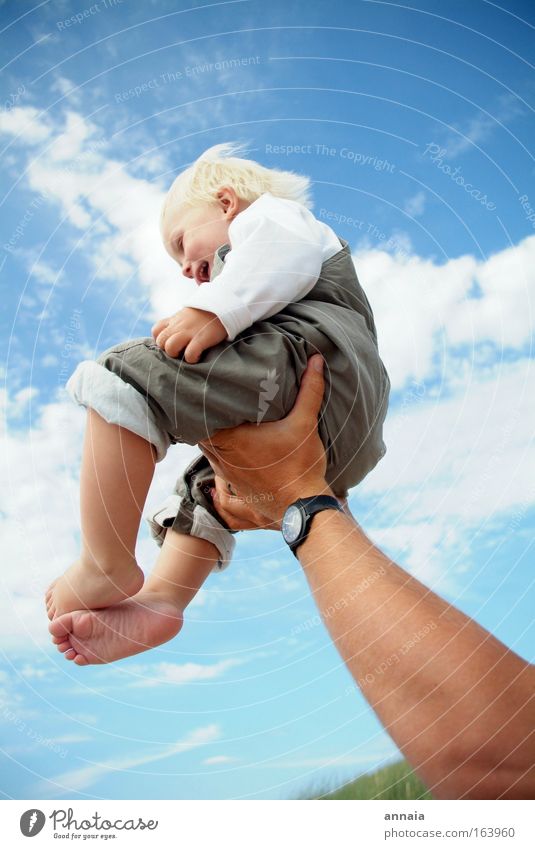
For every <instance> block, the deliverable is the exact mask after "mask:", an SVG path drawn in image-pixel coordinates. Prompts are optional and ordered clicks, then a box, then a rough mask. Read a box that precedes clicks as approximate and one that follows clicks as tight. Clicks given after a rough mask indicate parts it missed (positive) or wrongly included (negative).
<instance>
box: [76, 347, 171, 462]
mask: <svg viewBox="0 0 535 849" xmlns="http://www.w3.org/2000/svg"><path fill="white" fill-rule="evenodd" d="M66 389H67V392H68V393H69V395H70V396H71V398H72V399H73V400H74V401H76V403H77V404H80V406H82V407H91V409H92V410H95V411H96V412H97V413H98V414H99V416H102V418H103V419H105V420H106V421H107V422H108V423H109V424H116V425H120V427H124V428H126V430H130V431H132V433H137V435H138V436H141V437H142V438H143V439H146V440H147V442H150V443H151V444H152V445H154V447H155V449H156V455H157V457H156V459H157V462H159V461H160V460H163V458H164V457H165V455H166V454H167V449H168V448H169V445H170V444H171V440H170V438H169V435H168V434H167V433H166V432H165V431H162V430H161V428H160V427H159V426H158V424H157V422H156V419H155V417H154V415H153V413H152V411H151V409H150V407H149V406H148V404H147V402H146V401H145V399H144V398H143V396H142V395H141V394H140V393H139V392H138V391H137V390H136V389H134V387H133V386H131V385H130V384H129V383H125V381H124V380H121V378H120V377H118V376H117V375H116V374H114V372H112V371H109V370H108V369H107V368H105V366H102V365H100V363H96V362H94V361H93V360H86V361H85V362H83V363H80V364H79V365H78V366H77V368H76V370H75V371H74V373H73V374H72V375H71V377H70V378H69V380H68V381H67V384H66Z"/></svg>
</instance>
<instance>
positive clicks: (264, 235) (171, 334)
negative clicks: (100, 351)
mask: <svg viewBox="0 0 535 849" xmlns="http://www.w3.org/2000/svg"><path fill="white" fill-rule="evenodd" d="M229 237H230V238H231V242H232V250H231V251H230V252H229V253H228V254H227V256H226V259H225V265H224V268H223V270H222V271H221V273H220V274H219V275H218V276H217V277H216V278H214V279H213V280H211V281H209V282H206V283H203V285H202V286H200V287H199V288H198V290H197V291H196V292H195V293H194V294H193V295H192V296H191V297H190V298H189V299H188V300H187V301H186V304H185V306H186V308H185V309H183V310H181V311H180V312H179V313H177V314H176V315H175V316H173V317H172V318H170V319H169V318H168V319H163V320H162V321H160V322H158V323H157V324H156V325H155V326H154V327H153V329H152V333H153V336H154V337H155V339H156V340H157V342H158V344H159V345H160V347H165V350H166V352H167V353H168V354H169V355H170V356H177V354H178V353H179V352H180V351H182V350H184V349H185V358H186V361H187V362H197V361H198V359H199V358H200V356H201V354H202V352H203V351H204V350H206V349H207V348H210V347H212V346H213V345H216V344H217V343H218V342H221V341H223V340H224V339H228V340H229V341H231V340H232V339H234V338H235V337H236V336H237V334H238V333H241V332H242V331H243V330H245V329H246V328H247V327H250V326H251V324H253V323H254V322H255V321H260V320H261V319H263V318H268V317H269V316H272V315H275V313H277V312H280V310H282V309H283V308H284V307H285V306H287V305H288V304H289V303H295V302H296V301H299V300H301V298H304V297H305V295H306V294H308V292H310V290H311V289H312V288H313V287H314V285H315V283H316V281H317V279H318V276H319V273H320V271H321V266H322V263H323V260H324V257H325V255H326V254H327V255H333V254H334V253H336V252H337V251H338V250H340V249H341V245H340V243H339V241H338V239H337V237H336V235H335V234H334V233H333V231H332V230H331V229H330V228H328V227H326V225H323V224H320V222H318V221H317V220H316V219H315V218H314V216H313V215H312V213H311V212H309V211H308V210H307V209H305V207H303V206H302V205H301V204H298V203H295V202H294V201H288V200H283V199H281V198H274V197H272V196H271V195H268V194H266V195H263V196H262V197H261V198H259V199H258V200H257V201H255V203H254V204H252V205H251V206H250V207H248V208H247V209H245V210H244V211H243V212H241V213H240V214H239V215H238V216H237V217H236V218H235V219H234V221H233V222H232V224H231V225H230V227H229Z"/></svg>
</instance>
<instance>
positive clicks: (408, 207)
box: [403, 192, 426, 218]
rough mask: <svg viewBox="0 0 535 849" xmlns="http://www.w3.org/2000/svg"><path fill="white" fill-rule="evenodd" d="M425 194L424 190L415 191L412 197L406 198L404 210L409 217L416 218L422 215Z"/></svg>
mask: <svg viewBox="0 0 535 849" xmlns="http://www.w3.org/2000/svg"><path fill="white" fill-rule="evenodd" d="M425 203H426V195H425V192H417V193H416V194H415V195H413V196H412V197H410V198H408V199H407V200H406V201H405V204H404V207H403V208H404V210H405V212H406V213H407V215H410V216H411V218H418V217H419V216H420V215H423V212H424V210H425Z"/></svg>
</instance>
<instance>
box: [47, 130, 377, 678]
mask: <svg viewBox="0 0 535 849" xmlns="http://www.w3.org/2000/svg"><path fill="white" fill-rule="evenodd" d="M240 150H241V148H240V147H237V146H235V145H216V146H215V147H212V148H210V149H209V150H207V151H206V152H205V153H204V154H203V155H202V156H201V157H200V158H199V159H198V160H197V161H196V162H195V163H194V164H193V166H191V167H190V168H188V169H187V170H186V171H185V172H183V173H182V174H181V175H180V176H179V177H178V178H177V179H176V180H175V182H174V183H173V185H172V187H171V189H170V191H169V193H168V195H167V198H166V201H165V204H164V207H163V210H162V216H161V222H160V224H161V231H162V236H163V239H164V243H165V247H166V249H167V251H168V252H169V253H170V255H171V256H172V257H173V258H174V259H175V260H176V261H177V262H178V263H179V264H180V265H181V266H182V271H183V273H184V274H185V275H186V276H187V277H191V278H193V279H195V281H196V282H197V284H198V288H197V290H196V292H195V293H194V294H193V295H192V296H191V297H190V298H188V299H187V301H186V304H185V307H184V308H183V309H181V310H180V311H179V312H178V313H177V314H176V315H174V316H171V317H170V318H167V319H164V320H162V321H160V322H158V323H157V324H156V325H155V326H154V328H153V337H154V338H149V339H136V340H134V341H132V342H127V343H125V344H122V345H119V346H117V347H114V348H111V349H109V350H108V351H106V352H105V353H104V354H102V355H101V356H100V357H99V358H98V360H97V361H96V362H92V361H87V362H84V363H81V364H80V365H79V366H78V368H77V369H76V371H75V373H74V375H73V376H72V377H71V378H70V380H69V383H68V389H69V391H70V392H71V394H72V396H73V397H74V399H75V400H76V401H77V403H79V404H82V405H83V406H85V407H87V408H88V420H87V429H86V437H85V443H84V452H83V460H82V471H81V514H82V515H81V519H82V553H81V555H80V558H79V560H77V561H76V562H75V563H74V564H73V565H72V566H71V567H70V568H69V569H68V570H67V571H66V572H65V574H64V575H63V576H62V577H61V578H59V579H58V580H57V581H55V582H54V583H53V584H52V585H51V587H50V588H49V590H48V592H47V597H46V603H47V609H48V615H49V618H50V619H51V620H52V623H51V625H50V631H51V633H52V635H53V639H54V642H55V643H56V644H57V646H58V649H59V650H60V651H62V652H64V654H65V657H66V658H67V659H69V660H74V661H75V662H76V663H77V664H80V665H84V664H87V663H107V662H110V661H113V660H117V659H119V658H121V657H126V656H129V655H132V654H136V653H137V652H140V651H144V650H145V649H148V648H151V647H154V646H156V645H160V644H161V643H162V642H165V641H166V640H169V639H171V638H172V637H173V636H175V635H176V634H177V633H178V631H179V630H180V628H181V625H182V616H183V611H184V608H185V607H186V606H187V604H188V603H189V602H190V601H191V599H192V598H193V597H194V595H195V594H196V592H197V591H198V590H199V588H200V587H201V585H202V583H203V582H204V580H205V579H206V578H207V576H208V574H209V573H210V572H211V571H212V570H213V569H214V568H215V569H221V568H223V567H224V566H226V565H227V564H228V562H229V560H230V558H231V555H232V549H233V546H234V541H233V536H232V534H231V533H230V532H229V530H228V528H227V527H226V525H225V523H224V522H223V521H222V520H221V519H220V518H219V516H218V515H217V512H216V510H215V508H214V506H213V503H212V501H211V497H210V489H211V486H212V483H213V477H214V475H213V471H212V469H211V468H210V466H209V463H208V461H207V460H206V459H205V458H204V456H202V455H201V456H200V457H199V458H198V459H197V460H196V461H195V462H194V463H192V464H191V465H190V466H189V468H188V469H187V470H186V472H185V473H184V475H183V476H182V477H181V479H180V480H179V482H178V484H177V487H176V489H175V492H174V493H173V495H171V496H170V497H169V498H168V499H167V501H166V502H165V503H164V504H163V505H162V506H161V507H160V508H158V509H157V510H155V511H154V512H153V513H152V515H151V517H150V518H149V523H150V525H151V531H152V534H153V536H154V537H155V538H156V540H157V542H158V543H159V544H160V545H161V552H160V555H159V558H158V561H157V563H156V566H155V569H154V571H153V573H152V574H151V576H150V577H149V578H148V579H147V581H146V582H145V584H143V574H142V571H141V569H140V568H139V566H138V565H137V563H136V560H135V553H134V552H135V544H136V538H137V533H138V530H139V522H140V517H141V512H142V509H143V505H144V503H145V498H146V495H147V492H148V489H149V486H150V483H151V480H152V476H153V472H154V464H155V462H157V461H158V460H161V459H162V458H163V457H164V456H165V454H166V451H167V448H168V447H169V445H170V444H171V443H176V442H186V443H188V444H190V445H195V444H197V443H199V442H201V441H202V440H207V439H209V437H210V436H211V435H212V434H213V433H215V432H216V431H217V430H220V429H221V428H229V427H234V426H236V425H238V424H241V423H242V422H257V423H260V421H262V420H266V421H274V420H277V419H280V418H282V417H283V416H285V415H286V414H287V413H288V412H289V411H290V409H291V408H292V406H293V404H294V401H295V398H296V395H297V389H298V387H299V383H300V380H301V376H302V374H303V372H304V370H305V368H306V364H307V360H308V358H309V357H310V356H311V355H312V354H313V353H318V352H319V353H321V354H322V355H323V358H324V360H325V364H326V368H325V373H326V379H327V391H326V397H325V400H324V405H323V408H322V414H321V416H320V422H319V429H320V435H321V437H322V440H323V443H324V445H325V446H326V449H327V457H328V472H327V480H328V483H329V485H330V487H331V489H332V490H333V492H334V493H335V494H336V496H337V497H340V498H345V496H346V495H347V490H348V488H349V487H351V486H355V485H356V484H357V483H359V481H361V480H362V479H363V478H364V477H365V475H366V474H367V473H368V472H369V471H370V470H371V469H372V468H373V467H374V466H375V465H376V463H377V462H378V460H379V459H380V458H381V457H382V455H383V454H384V451H385V448H384V443H383V440H382V424H383V420H384V417H385V414H386V408H387V403H388V393H389V385H390V384H389V380H388V376H387V374H386V371H385V369H384V366H383V364H382V362H381V360H380V358H379V354H378V351H377V337H376V331H375V326H374V321H373V316H372V311H371V308H370V305H369V303H368V300H367V298H366V296H365V294H364V292H363V291H362V289H361V287H360V284H359V282H358V279H357V275H356V272H355V268H354V265H353V262H352V259H351V253H350V251H349V247H348V244H347V242H345V241H343V240H341V239H339V238H338V237H337V236H336V234H335V233H334V232H333V231H332V230H331V228H330V227H328V226H327V225H326V224H325V223H322V222H320V221H318V220H317V219H316V218H315V217H314V216H313V214H312V213H311V212H310V211H309V206H310V202H309V197H308V191H309V186H310V181H309V180H308V179H307V178H305V177H301V176H298V175H296V174H293V173H291V172H285V171H280V170H276V169H268V168H265V167H263V166H261V165H259V164H258V163H256V162H253V161H250V160H246V159H240V158H238V157H236V156H235V155H234V154H236V153H237V152H239V151H240ZM179 355H182V356H179ZM266 497H269V494H268V493H266Z"/></svg>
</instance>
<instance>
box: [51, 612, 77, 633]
mask: <svg viewBox="0 0 535 849" xmlns="http://www.w3.org/2000/svg"><path fill="white" fill-rule="evenodd" d="M51 618H52V617H51ZM48 630H49V631H50V633H51V634H52V636H53V637H65V635H66V634H70V632H71V631H72V613H64V614H63V616H58V618H57V619H54V620H53V622H51V623H50V625H49V626H48Z"/></svg>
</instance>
